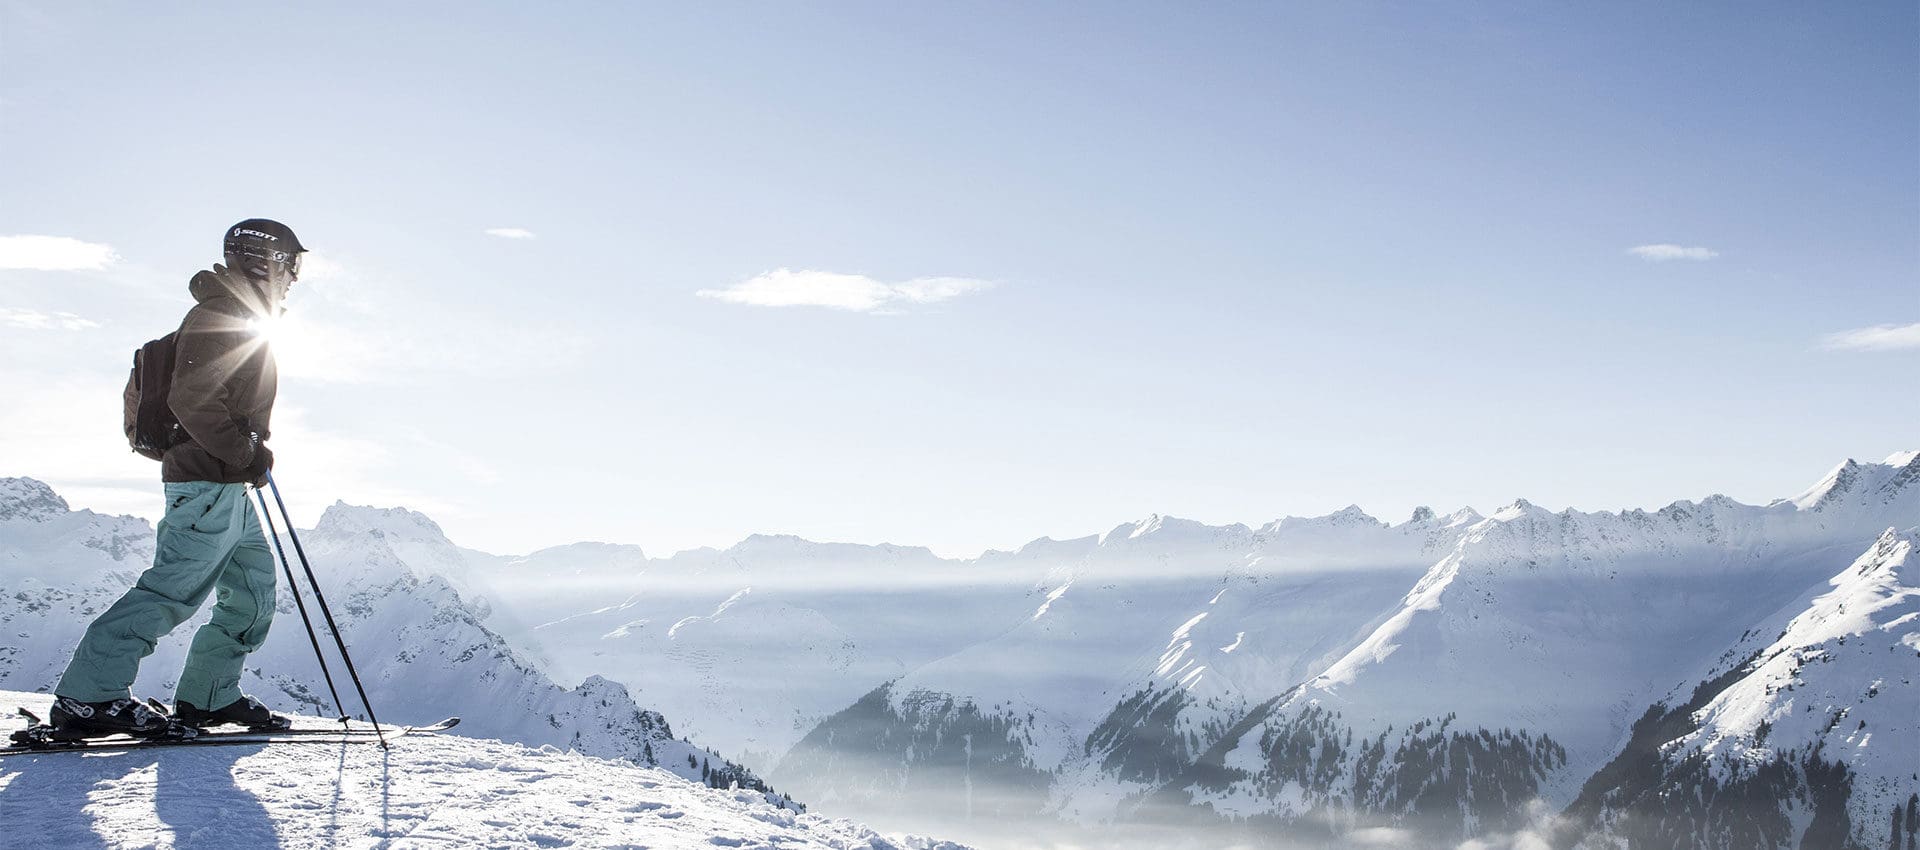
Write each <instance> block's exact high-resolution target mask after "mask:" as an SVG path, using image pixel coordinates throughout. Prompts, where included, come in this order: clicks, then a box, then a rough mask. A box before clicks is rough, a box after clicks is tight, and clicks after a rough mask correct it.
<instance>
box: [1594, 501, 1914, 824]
mask: <svg viewBox="0 0 1920 850" xmlns="http://www.w3.org/2000/svg"><path fill="white" fill-rule="evenodd" d="M1916 547H1920V528H1916V529H1908V530H1907V531H1905V532H1898V531H1895V530H1893V529H1888V530H1887V532H1886V533H1885V534H1883V535H1882V536H1881V537H1880V538H1879V539H1878V540H1877V541H1875V542H1874V544H1873V545H1872V547H1870V548H1869V549H1868V550H1867V551H1866V552H1865V553H1864V554H1862V555H1861V556H1860V557H1859V558H1858V559H1856V560H1855V561H1854V562H1853V563H1852V565H1851V566H1849V567H1848V568H1847V569H1845V570H1843V571H1842V572H1840V573H1838V574H1836V575H1834V576H1833V577H1832V578H1830V579H1829V580H1828V581H1827V582H1825V583H1823V586H1821V587H1818V588H1814V589H1812V590H1810V591H1809V593H1808V596H1810V597H1811V599H1809V600H1803V602H1804V604H1803V605H1802V606H1801V607H1800V610H1799V611H1798V612H1797V613H1794V612H1783V613H1784V614H1791V615H1792V618H1791V620H1789V621H1788V622H1787V623H1786V625H1785V626H1784V628H1782V627H1781V625H1780V623H1779V619H1780V618H1778V617H1776V618H1772V619H1770V620H1769V621H1768V622H1766V623H1763V624H1761V625H1760V626H1759V627H1757V628H1756V629H1755V633H1756V635H1759V634H1766V635H1778V637H1777V639H1774V640H1773V641H1772V642H1771V643H1767V644H1765V645H1764V648H1762V649H1759V650H1758V651H1756V652H1747V651H1745V650H1737V651H1736V653H1735V654H1737V655H1739V658H1738V660H1736V661H1734V662H1733V663H1732V664H1731V665H1729V666H1727V667H1726V669H1724V670H1719V671H1716V672H1715V673H1714V674H1712V675H1710V676H1707V677H1704V678H1703V679H1702V680H1700V681H1699V682H1697V683H1689V684H1688V685H1686V686H1683V687H1681V688H1676V689H1675V690H1674V691H1673V692H1672V693H1670V694H1668V695H1667V697H1666V698H1665V699H1664V700H1662V702H1661V703H1659V704H1658V705H1656V707H1655V709H1654V710H1652V711H1650V712H1649V714H1648V716H1647V717H1646V718H1643V719H1642V722H1641V723H1639V724H1636V727H1635V733H1636V734H1635V740H1634V741H1633V742H1631V743H1630V744H1629V746H1628V747H1627V748H1626V751H1625V752H1624V753H1623V754H1622V756H1621V757H1620V758H1619V759H1617V760H1616V762H1615V763H1614V764H1613V765H1610V766H1609V768H1608V769H1607V770H1604V771H1602V772H1601V774H1600V775H1599V777H1598V778H1597V779H1596V781H1595V782H1593V783H1589V786H1588V787H1587V788H1586V789H1585V790H1584V791H1583V793H1582V797H1581V800H1580V801H1579V803H1578V804H1576V805H1575V807H1574V812H1575V815H1576V817H1577V820H1576V821H1575V823H1574V825H1575V826H1577V827H1578V829H1577V832H1578V833H1579V834H1582V835H1585V836H1588V837H1587V838H1586V840H1585V841H1583V842H1582V844H1583V846H1591V847H1602V846H1608V844H1607V842H1608V841H1614V840H1636V839H1638V838H1639V837H1640V836H1641V835H1642V833H1643V832H1644V831H1645V829H1646V828H1647V825H1648V824H1649V823H1653V822H1660V823H1664V824H1666V828H1665V829H1666V832H1667V833H1668V834H1675V835H1685V836H1687V837H1688V838H1689V840H1691V841H1693V842H1696V843H1699V844H1703V845H1704V844H1715V843H1727V842H1729V841H1733V842H1741V841H1752V842H1765V843H1775V844H1778V843H1785V842H1787V841H1790V840H1792V839H1795V838H1802V839H1803V841H1809V842H1812V843H1815V844H1820V845H1822V846H1827V845H1839V844H1842V843H1845V842H1852V843H1853V845H1854V846H1863V847H1880V846H1888V841H1889V840H1892V841H1896V842H1897V841H1899V839H1900V838H1901V836H1902V835H1907V834H1911V833H1912V832H1914V831H1915V830H1916V829H1920V824H1915V823H1912V822H1911V821H1910V818H1909V815H1910V814H1911V812H1910V807H1911V806H1913V805H1915V803H1920V799H1916V795H1920V781H1917V780H1916V777H1915V773H1914V766H1915V764H1916V763H1920V761H1916V759H1920V574H1917V568H1920V562H1917V561H1916V558H1915V556H1914V550H1915V549H1916ZM1762 640H1763V641H1764V639H1762ZM1668 707H1671V708H1668ZM1662 709H1665V711H1664V713H1663V712H1662ZM1876 738H1878V739H1880V740H1879V742H1878V743H1877V744H1876V743H1875V741H1876ZM1636 768H1637V769H1636ZM1783 780H1785V781H1783ZM1755 785H1762V786H1768V787H1773V788H1785V789H1787V790H1786V791H1784V792H1782V791H1777V790H1776V791H1773V792H1770V793H1763V794H1761V795H1758V796H1759V797H1760V799H1761V800H1763V801H1765V803H1767V804H1769V805H1767V806H1766V807H1765V808H1763V809H1759V810H1750V811H1749V812H1748V813H1747V814H1746V817H1745V821H1746V822H1745V823H1743V824H1741V825H1740V826H1738V827H1737V828H1736V827H1730V826H1729V825H1727V824H1725V823H1716V822H1714V821H1713V820H1711V819H1708V818H1704V817H1701V815H1700V813H1698V812H1668V811H1661V810H1660V808H1661V807H1660V804H1659V801H1660V800H1661V799H1663V798H1666V797H1671V796H1672V795H1674V794H1676V793H1685V794H1698V793H1701V789H1706V791H1707V793H1720V794H1724V795H1727V796H1735V795H1738V794H1740V793H1741V792H1742V791H1743V790H1744V789H1747V788H1750V787H1752V786H1755ZM1836 788H1838V789H1843V790H1844V791H1845V793H1844V794H1833V793H1827V794H1822V793H1821V791H1822V789H1827V790H1829V791H1831V789H1836ZM1749 806H1752V801H1751V800H1749ZM1572 831H1575V830H1570V832H1572ZM1816 836H1817V837H1818V838H1817V840H1816V838H1815V837H1816Z"/></svg>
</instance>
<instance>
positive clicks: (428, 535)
mask: <svg viewBox="0 0 1920 850" xmlns="http://www.w3.org/2000/svg"><path fill="white" fill-rule="evenodd" d="M313 530H314V531H315V532H316V533H319V534H334V535H355V534H376V535H379V536H381V537H385V538H387V539H389V540H393V541H396V542H411V543H444V544H447V545H449V546H451V545H453V544H452V542H451V541H449V540H447V535H446V532H444V531H441V530H440V525H439V524H438V523H436V522H434V521H433V520H432V519H429V518H428V517H427V515H426V514H423V513H418V512H415V511H410V510H407V509H406V508H372V507H366V506H363V505H349V504H347V503H346V502H338V501H337V502H334V503H333V505H332V506H331V507H329V508H327V510H326V513H323V514H321V515H320V522H318V523H316V524H315V525H314V527H313Z"/></svg>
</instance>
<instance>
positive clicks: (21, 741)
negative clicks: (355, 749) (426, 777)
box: [0, 711, 460, 756]
mask: <svg viewBox="0 0 1920 850" xmlns="http://www.w3.org/2000/svg"><path fill="white" fill-rule="evenodd" d="M21 713H22V714H26V712H24V711H22V712H21ZM27 716H29V717H31V716H32V715H27ZM458 725H460V718H458V717H449V718H447V719H445V720H441V721H439V722H437V723H428V724H424V725H418V726H390V725H385V724H382V725H381V726H379V727H378V728H377V729H376V728H375V727H373V726H348V727H345V728H335V727H326V726H320V727H303V728H298V729H264V730H253V729H234V730H227V731H213V732H201V733H200V734H199V735H196V736H194V737H192V738H136V737H133V736H131V735H120V734H115V735H102V736H100V737H97V738H81V739H79V740H72V741H62V740H55V739H53V738H51V737H48V736H45V735H36V734H35V733H36V732H37V731H39V730H43V729H45V726H44V725H43V724H36V725H34V726H30V727H28V728H27V729H24V730H21V731H18V732H15V733H13V736H12V737H13V741H14V743H13V745H12V746H7V747H0V756H13V755H25V754H29V753H58V752H71V751H96V752H97V751H121V750H138V749H148V748H152V747H202V746H218V745H222V744H227V745H233V744H300V743H306V744H334V743H340V744H362V743H379V742H380V737H379V736H380V735H381V734H384V735H385V736H386V739H387V740H389V741H391V740H394V739H396V738H402V737H405V736H407V735H411V734H414V733H422V734H433V733H436V732H445V731H446V730H448V729H452V728H453V727H455V726H458Z"/></svg>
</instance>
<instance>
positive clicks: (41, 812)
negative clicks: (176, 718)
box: [0, 691, 966, 850]
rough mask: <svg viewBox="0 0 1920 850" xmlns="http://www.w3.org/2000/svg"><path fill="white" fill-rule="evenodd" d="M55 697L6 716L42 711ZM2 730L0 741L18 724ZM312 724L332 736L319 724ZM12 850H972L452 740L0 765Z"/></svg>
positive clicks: (652, 770) (657, 775)
mask: <svg viewBox="0 0 1920 850" xmlns="http://www.w3.org/2000/svg"><path fill="white" fill-rule="evenodd" d="M51 702H52V698H51V697H49V696H47V695H45V694H29V693H20V692H14V691H0V705H5V706H8V707H12V706H25V707H28V708H30V709H31V710H33V711H35V712H37V713H39V714H41V715H42V716H44V715H45V713H46V710H47V708H48V706H49V705H50V704H51ZM23 723H24V721H22V720H19V719H18V718H4V719H0V735H4V734H6V733H7V732H9V731H11V730H12V729H15V728H18V727H19V726H20V725H21V724H23ZM305 723H306V724H308V725H319V726H326V725H327V723H326V722H324V721H318V720H307V721H305ZM0 824H5V826H6V828H5V830H4V831H0V846H4V847H26V846H34V847H59V848H70V847H99V848H103V850H104V848H113V850H119V848H140V847H278V848H285V850H308V849H309V848H311V850H322V849H323V848H324V849H325V850H332V848H376V847H422V846H439V847H576V846H577V847H605V848H656V850H665V849H666V848H678V850H694V848H700V850H712V848H716V847H780V848H814V850H852V848H859V849H860V850H966V848H964V847H962V846H961V845H958V844H953V843H950V842H944V841H936V840H932V839H926V838H919V837H915V836H883V835H881V834H879V833H876V832H874V831H873V830H872V829H869V828H867V827H865V826H862V825H860V824H857V823H852V822H850V821H846V820H840V819H835V818H828V817H823V816H820V815H816V814H803V813H798V812H795V811H792V810H791V809H787V808H781V807H778V806H775V805H773V804H772V803H770V802H768V800H767V799H766V796H765V795H764V794H761V793H758V792H755V791H750V790H742V789H716V788H709V787H707V786H705V785H703V784H701V783H699V782H696V781H692V780H688V779H686V778H684V777H682V776H679V775H676V774H675V773H673V772H670V771H667V770H664V769H662V768H659V767H647V766H643V765H636V764H633V763H631V762H629V761H625V760H619V759H600V758H594V757H592V756H588V755H584V754H582V753H578V752H561V751H557V750H555V749H554V748H552V747H539V748H533V747H528V746H525V745H522V744H508V743H503V742H500V741H493V740H487V739H481V738H473V737H464V736H454V735H410V736H407V737H406V738H404V739H402V740H400V741H396V742H394V746H393V748H392V749H391V750H390V751H386V752H382V751H381V750H380V749H378V748H377V747H374V746H371V745H368V744H337V743H335V744H327V743H302V744H280V745H272V746H265V745H251V746H222V747H201V748H192V747H171V748H163V749H148V750H138V749H136V750H130V751H120V752H103V753H97V754H87V755H84V756H83V755H80V754H77V753H46V754H32V755H13V756H8V757H6V758H5V759H0Z"/></svg>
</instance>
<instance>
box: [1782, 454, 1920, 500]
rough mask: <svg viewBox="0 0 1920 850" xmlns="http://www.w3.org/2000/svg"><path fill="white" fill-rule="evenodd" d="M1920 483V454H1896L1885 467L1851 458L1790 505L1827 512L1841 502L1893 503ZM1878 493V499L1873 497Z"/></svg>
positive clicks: (1883, 464)
mask: <svg viewBox="0 0 1920 850" xmlns="http://www.w3.org/2000/svg"><path fill="white" fill-rule="evenodd" d="M1916 482H1920V451H1906V452H1895V453H1894V454H1892V455H1889V456H1888V457H1887V459H1886V460H1885V461H1884V462H1882V463H1861V462H1859V461H1857V460H1854V459H1853V458H1847V459H1846V460H1845V461H1843V462H1842V463H1841V464H1840V465H1839V466H1836V467H1834V468H1833V471H1831V472H1829V473H1827V474H1826V477H1824V478H1821V479H1820V481H1819V482H1818V483H1816V484H1814V485H1813V486H1812V487H1809V488H1807V489H1806V490H1805V491H1804V492H1802V493H1801V494H1800V495H1798V496H1795V497H1793V498H1792V499H1789V500H1787V501H1789V502H1792V503H1793V504H1794V505H1795V506H1797V507H1799V508H1800V509H1802V510H1826V509H1827V508H1828V507H1829V506H1832V505H1834V504H1837V503H1839V502H1841V501H1848V500H1860V499H1874V498H1882V499H1892V498H1895V497H1896V496H1898V495H1899V494H1900V493H1901V492H1902V491H1904V490H1905V489H1906V488H1908V487H1911V486H1913V485H1914V484H1915V483H1916ZM1875 491H1878V492H1879V495H1878V496H1874V495H1872V494H1873V493H1875Z"/></svg>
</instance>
